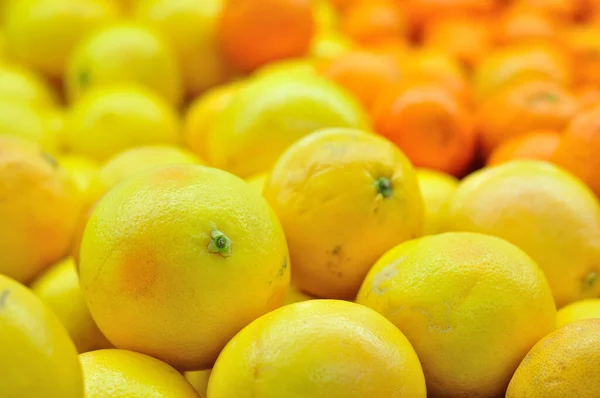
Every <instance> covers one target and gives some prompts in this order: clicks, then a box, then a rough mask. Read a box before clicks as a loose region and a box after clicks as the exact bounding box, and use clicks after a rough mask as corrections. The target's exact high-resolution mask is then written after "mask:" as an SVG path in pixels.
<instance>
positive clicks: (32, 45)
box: [4, 0, 117, 79]
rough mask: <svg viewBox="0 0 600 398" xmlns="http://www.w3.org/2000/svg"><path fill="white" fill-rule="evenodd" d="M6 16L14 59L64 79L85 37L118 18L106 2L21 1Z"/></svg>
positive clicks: (6, 35)
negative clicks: (68, 60) (79, 43)
mask: <svg viewBox="0 0 600 398" xmlns="http://www.w3.org/2000/svg"><path fill="white" fill-rule="evenodd" d="M13 3H14V4H13V5H11V7H9V10H8V13H7V15H6V17H5V24H4V32H5V37H6V49H7V52H8V54H9V56H10V57H12V58H13V59H14V60H16V61H17V62H19V63H21V64H24V65H27V66H29V67H31V68H33V69H35V70H37V71H39V72H41V73H43V74H45V75H46V76H48V77H51V78H53V79H60V78H62V76H63V73H64V71H65V68H66V64H67V59H68V57H69V56H70V54H71V51H72V50H73V47H75V45H76V44H77V42H79V40H80V39H81V37H83V36H86V35H87V34H88V33H89V32H92V31H94V30H95V29H98V28H99V27H101V26H103V25H106V24H107V23H109V22H110V21H112V20H114V19H115V18H116V14H117V10H116V9H115V7H114V5H113V4H112V3H111V2H110V1H106V0H19V1H14V2H13Z"/></svg>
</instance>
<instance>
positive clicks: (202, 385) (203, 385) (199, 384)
mask: <svg viewBox="0 0 600 398" xmlns="http://www.w3.org/2000/svg"><path fill="white" fill-rule="evenodd" d="M184 376H185V379H186V380H187V381H188V383H190V384H191V385H192V387H194V389H195V390H196V392H197V393H198V395H200V398H208V397H207V396H206V390H207V388H208V379H209V377H210V369H207V370H194V371H191V372H185V374H184Z"/></svg>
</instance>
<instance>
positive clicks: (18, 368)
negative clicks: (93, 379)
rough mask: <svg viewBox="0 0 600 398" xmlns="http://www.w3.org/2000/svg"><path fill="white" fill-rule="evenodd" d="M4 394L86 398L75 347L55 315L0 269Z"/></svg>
mask: <svg viewBox="0 0 600 398" xmlns="http://www.w3.org/2000/svg"><path fill="white" fill-rule="evenodd" d="M0 325H2V326H1V327H0V351H1V352H2V355H0V372H1V373H2V383H0V396H2V397H61V398H83V378H82V375H81V367H80V366H79V361H78V360H77V351H76V350H75V346H74V345H73V342H72V341H71V339H70V338H69V335H68V334H67V332H66V331H65V329H64V327H63V326H62V325H61V323H60V321H59V320H58V319H57V318H56V315H54V314H53V313H52V311H50V309H49V308H48V307H46V306H45V305H44V304H43V303H42V302H41V301H40V300H39V299H38V298H37V297H35V295H34V294H33V293H31V291H30V290H29V289H27V288H26V287H25V286H23V285H21V284H20V283H18V282H16V281H14V280H12V279H10V278H8V277H6V276H4V275H2V274H0Z"/></svg>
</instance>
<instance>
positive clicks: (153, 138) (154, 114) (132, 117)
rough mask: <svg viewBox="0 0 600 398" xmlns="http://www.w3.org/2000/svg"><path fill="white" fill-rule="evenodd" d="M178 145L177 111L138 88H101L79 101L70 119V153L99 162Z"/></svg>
mask: <svg viewBox="0 0 600 398" xmlns="http://www.w3.org/2000/svg"><path fill="white" fill-rule="evenodd" d="M178 142H179V121H178V118H177V115H176V113H175V110H174V109H173V108H172V107H171V106H170V105H169V104H168V103H167V102H165V101H164V100H163V99H162V98H160V97H159V96H157V95H156V94H154V93H153V92H151V91H149V90H147V89H143V88H141V87H137V86H108V87H98V88H97V89H94V90H91V91H89V92H88V93H86V94H85V95H84V96H83V97H82V98H81V100H79V101H77V103H76V104H74V105H73V107H72V108H70V110H69V114H68V116H67V129H66V132H65V145H66V147H67V148H68V150H69V151H70V152H74V153H76V154H80V155H83V156H88V157H90V158H92V159H95V160H98V161H104V160H106V159H108V158H110V157H111V156H114V155H116V154H117V153H119V152H121V151H124V150H125V149H129V148H132V147H135V146H140V145H159V144H161V145H162V144H177V143H178Z"/></svg>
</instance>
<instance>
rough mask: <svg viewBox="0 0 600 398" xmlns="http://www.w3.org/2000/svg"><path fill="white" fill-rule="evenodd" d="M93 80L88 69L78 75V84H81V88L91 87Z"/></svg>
mask: <svg viewBox="0 0 600 398" xmlns="http://www.w3.org/2000/svg"><path fill="white" fill-rule="evenodd" d="M91 80H92V79H91V76H90V72H89V71H88V70H87V69H81V70H80V71H79V73H77V83H79V86H81V88H86V87H87V86H89V84H90V82H91Z"/></svg>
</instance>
